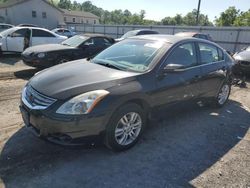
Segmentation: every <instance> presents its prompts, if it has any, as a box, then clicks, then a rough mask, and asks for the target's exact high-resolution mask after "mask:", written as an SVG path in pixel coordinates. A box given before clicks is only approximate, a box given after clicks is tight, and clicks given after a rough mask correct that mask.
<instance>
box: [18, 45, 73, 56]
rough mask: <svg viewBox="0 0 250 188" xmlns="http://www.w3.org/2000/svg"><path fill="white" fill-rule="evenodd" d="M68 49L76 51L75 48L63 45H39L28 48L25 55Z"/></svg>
mask: <svg viewBox="0 0 250 188" xmlns="http://www.w3.org/2000/svg"><path fill="white" fill-rule="evenodd" d="M67 49H74V47H71V46H66V45H62V44H44V45H37V46H32V47H29V48H27V49H26V50H25V51H24V52H23V54H25V55H29V54H32V53H39V52H51V51H59V50H67Z"/></svg>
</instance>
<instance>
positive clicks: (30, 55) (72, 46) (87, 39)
mask: <svg viewBox="0 0 250 188" xmlns="http://www.w3.org/2000/svg"><path fill="white" fill-rule="evenodd" d="M114 42H115V41H114V39H113V38H110V37H107V36H103V35H97V34H85V35H75V36H73V37H71V38H69V39H67V40H65V41H64V42H62V43H61V44H44V45H38V46H34V47H30V48H27V49H26V50H25V51H24V52H23V53H22V60H23V62H24V63H25V64H27V65H29V66H33V67H39V68H45V67H51V66H53V65H56V64H60V63H64V62H67V61H72V60H76V59H82V58H90V57H93V56H95V55H96V54H98V53H99V52H101V51H102V50H104V49H105V48H107V47H109V46H111V45H112V44H113V43H114Z"/></svg>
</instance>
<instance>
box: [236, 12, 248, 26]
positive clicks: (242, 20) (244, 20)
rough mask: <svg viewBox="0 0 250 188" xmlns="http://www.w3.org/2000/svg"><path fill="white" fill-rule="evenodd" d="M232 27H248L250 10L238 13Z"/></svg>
mask: <svg viewBox="0 0 250 188" xmlns="http://www.w3.org/2000/svg"><path fill="white" fill-rule="evenodd" d="M234 26H250V9H249V10H248V11H246V12H241V13H240V15H239V16H238V17H237V18H236V19H235V21H234Z"/></svg>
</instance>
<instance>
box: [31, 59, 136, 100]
mask: <svg viewBox="0 0 250 188" xmlns="http://www.w3.org/2000/svg"><path fill="white" fill-rule="evenodd" d="M137 74H139V73H134V72H126V71H120V70H116V69H111V68H108V67H105V66H102V65H98V64H94V63H90V62H88V61H86V60H84V59H82V60H77V61H72V62H69V63H64V64H61V65H57V66H54V67H52V68H49V69H46V70H43V71H41V72H39V73H38V74H36V75H35V76H34V77H33V78H32V79H31V80H30V82H29V84H30V85H31V86H32V87H33V88H34V89H35V90H37V91H38V92H40V93H42V94H44V95H46V96H49V97H52V98H55V99H61V100H65V99H68V98H70V97H73V96H76V95H79V94H82V93H84V92H88V91H93V90H98V89H108V88H111V87H113V86H116V85H118V84H122V83H124V82H128V81H130V80H133V79H134V77H133V76H135V75H137Z"/></svg>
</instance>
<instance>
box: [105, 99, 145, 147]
mask: <svg viewBox="0 0 250 188" xmlns="http://www.w3.org/2000/svg"><path fill="white" fill-rule="evenodd" d="M145 124H146V115H145V112H144V111H143V110H142V108H141V107H140V106H138V105H137V104H127V105H125V106H123V107H121V108H120V109H119V110H118V111H117V112H116V113H115V114H114V115H113V116H112V118H111V120H110V121H109V125H108V126H107V129H106V135H105V144H106V146H107V147H109V148H110V149H112V150H115V151H122V150H126V149H129V148H131V147H132V146H134V145H135V144H136V142H137V141H138V140H139V138H140V136H141V134H142V132H143V130H144V127H145Z"/></svg>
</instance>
